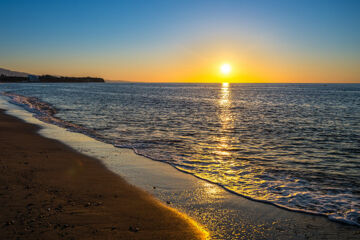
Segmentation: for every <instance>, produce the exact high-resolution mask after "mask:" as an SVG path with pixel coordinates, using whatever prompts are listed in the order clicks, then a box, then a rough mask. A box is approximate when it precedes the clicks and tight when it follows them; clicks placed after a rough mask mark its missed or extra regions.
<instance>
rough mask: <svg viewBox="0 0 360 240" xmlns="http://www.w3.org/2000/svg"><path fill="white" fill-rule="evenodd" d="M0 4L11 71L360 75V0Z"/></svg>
mask: <svg viewBox="0 0 360 240" xmlns="http://www.w3.org/2000/svg"><path fill="white" fill-rule="evenodd" d="M0 6H1V14H0V67H3V68H7V69H11V70H16V71H23V72H30V73H34V74H54V75H66V76H94V77H102V78H104V79H106V80H125V81H138V82H204V83H207V82H266V83H275V82H276V83H278V82H289V83H298V82H302V83H320V82H321V83H323V82H328V83H344V82H350V83H360V14H359V12H360V1H357V0H338V1H334V0H311V1H310V0H301V1H300V0H298V1H297V0H282V1H280V0H272V1H266V0H263V1H260V0H248V1H241V0H236V1H230V0H221V1H215V0H206V1H201V0H191V1H188V0H179V1H177V0H163V1H160V0H143V1H139V0H129V1H120V0H117V1H107V0H102V1H92V0H71V1H68V0H62V1H60V0H59V1H51V0H31V1H28V0H25V1H18V0H0ZM223 63H228V64H230V65H231V67H232V71H231V73H230V74H229V75H224V74H221V73H220V71H219V68H220V66H221V65H222V64H223Z"/></svg>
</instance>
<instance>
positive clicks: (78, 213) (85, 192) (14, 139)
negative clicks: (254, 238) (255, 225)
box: [0, 111, 206, 239]
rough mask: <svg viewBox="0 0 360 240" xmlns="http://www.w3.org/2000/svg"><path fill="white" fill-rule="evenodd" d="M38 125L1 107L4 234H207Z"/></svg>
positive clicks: (32, 236)
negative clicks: (41, 131) (44, 132)
mask: <svg viewBox="0 0 360 240" xmlns="http://www.w3.org/2000/svg"><path fill="white" fill-rule="evenodd" d="M38 130H39V127H37V126H35V125H31V124H29V123H25V122H23V121H21V120H19V119H17V118H15V117H12V116H10V115H7V114H5V113H4V111H0V132H1V137H0V144H1V149H2V151H1V153H0V160H1V170H0V171H1V174H0V179H1V182H2V188H1V190H0V195H1V196H2V197H1V200H0V202H1V204H0V209H1V210H0V211H1V213H2V214H1V215H0V221H1V223H2V225H3V226H2V227H1V228H0V235H1V236H2V237H3V238H6V239H13V238H14V239H15V237H20V238H26V239H38V238H41V239H58V238H66V239H89V238H91V239H109V238H111V239H112V238H116V239H205V237H206V233H205V232H204V231H203V230H201V229H200V228H198V226H197V225H195V224H194V222H192V221H191V220H190V219H189V218H187V217H186V216H183V214H180V213H178V212H177V211H175V210H172V209H170V208H169V207H167V206H164V205H163V204H162V203H160V202H159V201H157V200H155V199H154V198H153V197H151V196H150V194H148V193H146V192H144V191H142V190H140V189H138V188H137V187H134V186H132V185H130V184H128V183H127V182H126V181H125V180H124V179H122V178H121V177H120V176H118V175H116V174H114V173H112V172H111V171H109V170H107V169H106V168H105V167H104V166H103V165H102V164H101V163H100V162H99V161H97V160H96V159H94V158H91V157H88V156H85V155H83V154H80V153H78V152H76V151H74V150H73V149H71V148H69V147H68V146H66V145H64V144H62V143H60V142H58V141H56V140H52V139H48V138H45V137H43V136H40V135H39V134H37V133H36V132H37V131H38Z"/></svg>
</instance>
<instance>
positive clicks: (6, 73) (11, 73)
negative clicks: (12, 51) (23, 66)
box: [0, 68, 35, 77]
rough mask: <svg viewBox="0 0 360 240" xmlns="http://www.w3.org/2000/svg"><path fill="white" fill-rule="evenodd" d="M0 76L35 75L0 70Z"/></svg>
mask: <svg viewBox="0 0 360 240" xmlns="http://www.w3.org/2000/svg"><path fill="white" fill-rule="evenodd" d="M0 75H5V76H9V77H27V76H28V75H35V74H30V73H25V72H17V71H12V70H8V69H5V68H0Z"/></svg>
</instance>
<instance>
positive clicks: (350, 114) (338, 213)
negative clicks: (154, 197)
mask: <svg viewBox="0 0 360 240" xmlns="http://www.w3.org/2000/svg"><path fill="white" fill-rule="evenodd" d="M0 91H1V92H9V93H12V94H10V96H11V98H12V101H13V102H14V103H17V104H20V105H22V106H24V107H26V108H27V109H28V110H30V111H33V112H34V113H35V114H36V116H37V117H38V118H40V119H42V120H44V121H47V122H52V123H55V124H58V125H60V126H63V127H66V128H69V129H71V130H73V131H80V132H84V133H85V134H88V135H91V136H93V137H96V138H97V139H100V140H102V141H104V142H107V143H111V144H113V145H115V146H118V147H126V148H133V149H134V150H135V151H136V153H138V154H141V155H145V156H148V157H150V158H152V159H154V160H158V161H164V162H167V163H169V164H171V165H173V166H174V167H176V168H177V169H179V170H181V171H185V172H188V173H191V174H193V175H195V176H197V177H199V178H202V179H206V180H208V181H211V182H213V183H216V184H219V185H221V186H223V187H224V188H226V189H227V190H229V191H231V192H234V193H236V194H239V195H242V196H246V197H248V198H251V199H256V200H260V201H266V202H270V203H273V204H275V205H278V206H282V207H285V208H288V209H295V210H301V211H306V212H314V213H320V214H324V215H327V216H329V218H331V219H335V220H340V221H345V222H347V223H351V224H357V225H359V224H360V84H330V85H320V84H309V85H305V84H303V85H295V84H291V85H281V84H231V85H226V84H223V85H221V84H125V83H121V84H1V85H0ZM25 96H26V97H25Z"/></svg>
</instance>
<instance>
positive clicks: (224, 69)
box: [220, 63, 231, 75]
mask: <svg viewBox="0 0 360 240" xmlns="http://www.w3.org/2000/svg"><path fill="white" fill-rule="evenodd" d="M220 72H221V73H222V74H224V75H229V73H230V72H231V65H230V64H228V63H224V64H222V65H221V66H220Z"/></svg>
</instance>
